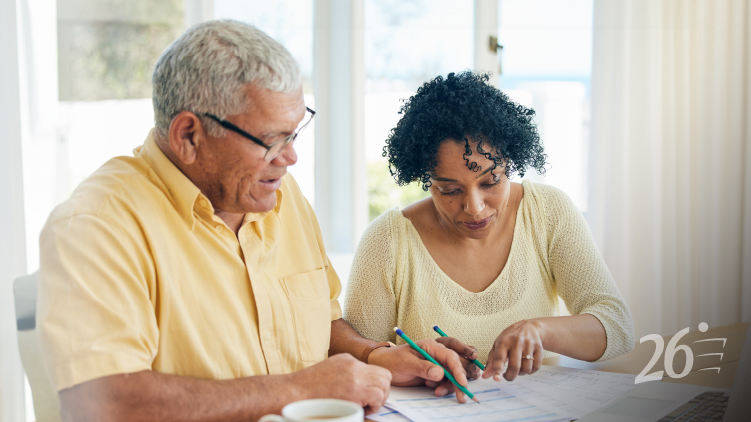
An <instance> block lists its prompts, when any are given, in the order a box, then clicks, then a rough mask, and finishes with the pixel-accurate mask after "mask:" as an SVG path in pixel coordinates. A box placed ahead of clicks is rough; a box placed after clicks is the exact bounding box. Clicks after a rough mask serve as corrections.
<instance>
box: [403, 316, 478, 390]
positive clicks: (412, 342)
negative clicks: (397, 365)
mask: <svg viewBox="0 0 751 422" xmlns="http://www.w3.org/2000/svg"><path fill="white" fill-rule="evenodd" d="M394 331H396V333H397V334H399V337H401V338H403V339H404V341H406V342H407V343H409V345H410V346H412V348H413V349H415V350H417V351H418V352H419V353H420V354H421V355H422V356H423V357H424V358H425V359H427V360H429V361H430V362H432V363H433V364H435V365H438V367H439V368H441V369H443V372H444V373H445V374H446V378H448V379H449V381H451V383H453V384H454V385H455V386H456V388H458V389H460V390H462V392H463V393H464V394H466V395H467V396H468V397H469V398H470V399H472V400H474V401H475V402H477V403H480V400H477V399H476V398H475V395H474V394H472V393H470V392H469V390H467V387H465V386H463V385H461V384H459V383H458V382H456V378H454V376H453V375H451V372H449V371H448V370H446V368H444V367H443V366H441V364H439V363H438V362H436V360H435V359H433V356H430V355H429V354H428V352H426V351H424V350H422V348H421V347H420V346H418V345H417V344H415V342H414V341H412V339H411V338H409V337H408V336H407V335H406V334H404V331H402V330H401V329H399V327H394Z"/></svg>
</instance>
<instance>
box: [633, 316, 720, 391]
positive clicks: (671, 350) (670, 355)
mask: <svg viewBox="0 0 751 422" xmlns="http://www.w3.org/2000/svg"><path fill="white" fill-rule="evenodd" d="M708 328H709V326H708V325H707V323H706V322H702V323H701V324H699V331H701V332H706V331H707V329H708ZM688 331H689V327H686V328H684V329H682V330H681V331H678V332H677V333H676V334H675V335H674V336H673V337H672V338H671V339H670V341H669V342H668V347H667V348H665V340H663V338H662V336H660V335H659V334H649V335H646V336H644V337H642V338H640V339H639V343H640V344H641V343H644V342H645V341H653V342H655V345H656V346H657V347H656V348H655V353H654V354H653V355H652V359H650V360H649V363H647V366H646V367H644V369H643V370H642V371H641V372H640V373H639V375H637V376H636V379H635V380H634V384H639V383H642V382H647V381H658V380H660V379H662V376H663V371H655V372H652V373H651V374H649V375H647V372H649V370H650V369H652V367H654V366H655V364H656V363H657V361H658V360H659V359H660V355H662V351H663V349H665V371H664V372H667V374H668V376H669V377H670V378H683V377H685V376H686V375H688V373H689V372H691V369H692V368H693V366H694V352H693V350H691V348H690V347H688V346H687V345H685V344H681V345H678V342H679V341H680V340H681V338H682V337H683V336H685V335H686V334H688ZM705 341H722V347H723V348H724V347H725V342H726V341H727V339H726V338H710V339H704V340H696V341H694V343H700V342H705ZM679 351H682V352H683V353H685V354H686V365H685V366H684V367H683V370H682V371H681V372H680V373H676V372H675V371H674V370H673V359H674V358H675V354H676V353H678V352H679ZM709 355H719V356H720V360H722V357H723V355H724V354H723V353H705V354H703V355H698V356H697V357H701V356H709ZM710 369H716V370H717V373H718V374H719V373H720V368H719V367H712V368H702V369H700V371H706V370H710Z"/></svg>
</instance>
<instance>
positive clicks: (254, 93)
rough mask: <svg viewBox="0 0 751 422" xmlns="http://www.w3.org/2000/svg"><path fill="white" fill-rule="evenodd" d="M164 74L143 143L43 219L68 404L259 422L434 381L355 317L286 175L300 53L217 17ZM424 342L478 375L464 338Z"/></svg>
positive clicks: (54, 331) (52, 331) (162, 63)
mask: <svg viewBox="0 0 751 422" xmlns="http://www.w3.org/2000/svg"><path fill="white" fill-rule="evenodd" d="M153 85H154V96H153V101H154V113H155V121H156V127H155V129H154V130H153V131H152V132H151V133H150V134H149V136H148V137H147V139H146V141H145V143H144V144H143V146H141V147H139V148H137V149H136V150H135V151H134V156H133V157H118V158H114V159H112V160H110V161H108V162H107V163H105V164H104V165H103V166H102V167H101V168H100V169H99V170H97V171H96V172H95V173H94V174H92V175H91V176H90V177H89V178H88V179H86V180H85V181H84V182H82V183H81V185H80V186H79V187H78V188H77V189H76V191H75V192H74V193H73V195H72V196H71V198H70V199H69V200H67V201H66V202H65V203H63V204H61V205H60V206H58V207H57V208H56V209H55V210H54V211H53V212H52V215H51V216H50V218H49V220H48V222H47V225H46V226H45V228H44V230H43V232H42V236H41V241H40V244H41V270H40V280H41V281H40V300H39V321H40V328H41V332H42V343H43V351H44V357H45V362H46V365H47V368H48V370H49V373H50V375H51V378H52V380H53V384H54V386H55V387H56V388H57V389H58V390H59V391H60V399H61V406H62V409H61V410H62V413H63V417H64V418H66V419H69V420H76V421H78V420H160V421H167V420H175V421H193V420H195V421H204V420H206V421H208V420H221V421H230V420H254V419H257V418H258V417H259V416H261V415H264V414H267V413H278V412H279V411H280V410H281V408H282V407H283V406H284V405H285V404H287V403H289V402H292V401H295V400H300V399H305V398H314V397H333V398H341V399H346V400H351V401H354V402H357V403H359V404H361V405H362V406H363V407H366V410H367V411H373V410H375V409H377V408H378V407H379V406H381V405H382V404H383V403H384V401H385V399H386V397H387V396H388V388H389V384H390V383H393V384H395V385H410V384H416V383H424V382H426V381H427V382H428V384H430V385H436V382H437V381H440V380H441V379H442V378H443V372H442V371H441V370H440V368H438V367H437V366H435V365H432V364H430V363H428V362H427V361H424V360H421V359H419V358H418V357H417V355H416V354H415V353H414V352H413V351H412V350H411V349H409V348H405V347H404V346H399V347H387V346H389V345H388V344H380V343H376V342H373V341H370V340H367V339H363V338H362V337H360V336H359V335H358V334H357V333H356V332H355V331H354V330H353V329H352V328H351V327H350V326H349V325H348V324H347V323H346V322H345V321H343V320H342V319H341V309H340V307H339V304H338V302H337V300H336V298H337V296H338V294H339V292H340V291H341V286H340V282H339V279H338V277H337V275H336V273H335V272H334V270H333V268H331V265H330V262H329V259H328V257H327V256H326V251H325V249H324V246H323V242H322V240H321V234H320V230H319V227H318V223H317V220H316V217H315V214H314V213H313V210H312V209H311V207H310V205H309V204H308V202H307V201H306V200H305V198H304V197H303V196H302V194H301V193H300V189H299V188H298V186H297V184H296V183H295V181H294V179H293V178H292V176H290V175H288V174H286V173H287V167H288V166H290V165H293V164H294V163H295V161H296V159H297V156H296V155H295V150H294V141H295V138H296V137H297V135H298V134H299V132H300V131H301V130H302V129H303V128H305V126H306V125H307V124H308V123H310V120H311V119H312V118H313V115H314V113H315V112H314V111H313V110H311V109H309V108H307V107H306V106H305V104H304V102H303V94H302V88H301V78H300V71H299V68H298V66H297V64H296V63H295V61H294V59H293V58H292V57H291V56H290V54H289V52H288V51H287V50H285V49H284V47H282V46H281V45H279V44H278V43H277V42H275V41H274V40H272V39H271V38H269V37H268V36H267V35H266V34H264V33H262V32H261V31H258V30H256V29H254V28H253V27H250V26H248V25H245V24H242V23H238V22H233V21H215V22H208V23H205V24H201V25H198V26H196V27H193V28H191V29H190V30H188V31H187V32H186V33H185V34H184V35H182V36H181V37H180V38H179V39H178V40H177V41H175V42H174V43H173V44H172V45H171V46H170V47H169V48H168V49H167V50H166V51H165V52H164V54H163V55H162V57H161V58H160V59H159V61H158V63H157V64H156V68H155V70H154V77H153ZM122 124H127V121H125V120H124V121H123V122H122ZM113 130H117V128H113ZM102 142H107V138H106V134H102ZM374 311H377V310H374ZM373 317H374V318H377V315H374V316H373ZM422 345H423V347H424V348H426V349H428V352H429V353H431V354H433V355H434V356H436V358H437V359H438V360H439V361H440V362H441V363H443V364H445V365H447V366H448V367H449V369H450V370H451V371H452V372H454V373H455V374H456V376H457V378H458V379H459V380H460V381H461V382H463V383H465V382H466V376H465V371H464V369H463V368H462V365H463V364H465V365H466V362H462V361H461V359H460V358H459V356H458V355H457V354H456V353H455V352H454V351H453V350H450V349H448V348H446V347H444V346H443V345H442V344H439V343H437V342H435V341H433V340H426V341H423V342H422ZM449 346H451V347H452V348H453V349H457V350H459V351H460V352H462V351H464V350H463V347H464V346H463V345H449ZM472 353H473V351H471V350H467V351H464V353H463V354H464V355H465V356H467V355H470V356H469V357H473V356H471V355H472ZM327 356H333V357H331V358H328V359H327ZM353 356H355V357H357V359H356V358H355V357H353ZM368 363H371V365H369V364H368ZM374 363H375V364H376V365H372V364H374ZM378 365H379V366H378ZM384 368H385V369H384ZM445 390H446V388H445V387H444V388H443V390H442V391H445Z"/></svg>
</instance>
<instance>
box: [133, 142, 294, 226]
mask: <svg viewBox="0 0 751 422" xmlns="http://www.w3.org/2000/svg"><path fill="white" fill-rule="evenodd" d="M133 155H134V156H136V157H138V156H141V157H143V159H144V160H146V162H147V163H148V164H149V166H150V167H151V169H152V170H153V171H154V173H156V176H157V177H158V178H159V180H161V182H162V183H163V185H164V188H166V192H165V193H167V194H168V195H169V196H170V199H171V200H172V203H173V205H174V206H175V209H176V210H177V212H178V213H179V214H180V215H181V216H182V218H183V219H184V220H185V222H186V223H187V224H188V225H189V226H190V228H191V230H193V228H194V227H195V216H194V213H193V210H194V208H196V207H198V208H201V209H203V210H204V211H206V212H208V213H209V215H211V214H213V213H214V207H213V206H212V205H211V201H209V199H208V198H207V197H206V196H205V195H204V194H203V193H201V190H200V189H198V187H197V186H196V185H195V184H193V182H192V181H191V180H190V179H188V177H187V176H185V175H184V174H183V172H182V171H180V169H178V168H177V166H175V164H174V163H172V161H170V159H169V158H167V156H166V155H164V152H162V150H161V149H160V148H159V146H158V145H157V144H156V141H155V140H154V129H152V130H151V131H150V132H149V135H148V136H147V137H146V141H144V143H143V146H140V147H137V148H136V149H134V150H133ZM284 178H285V179H286V176H285V177H284ZM282 184H284V179H282ZM281 206H282V189H281V188H280V189H279V190H277V191H276V206H275V207H274V209H273V210H272V211H273V212H275V213H277V214H278V213H279V210H280V209H281ZM268 214H269V212H262V213H249V214H246V215H245V218H244V219H243V225H245V224H247V223H250V222H253V221H259V220H263V219H264V218H265V217H266V216H267V215H268Z"/></svg>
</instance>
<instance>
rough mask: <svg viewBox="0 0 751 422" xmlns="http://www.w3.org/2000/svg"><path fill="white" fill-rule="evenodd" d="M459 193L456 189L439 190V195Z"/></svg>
mask: <svg viewBox="0 0 751 422" xmlns="http://www.w3.org/2000/svg"><path fill="white" fill-rule="evenodd" d="M457 193H459V190H458V189H454V190H449V191H441V195H456V194H457Z"/></svg>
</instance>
